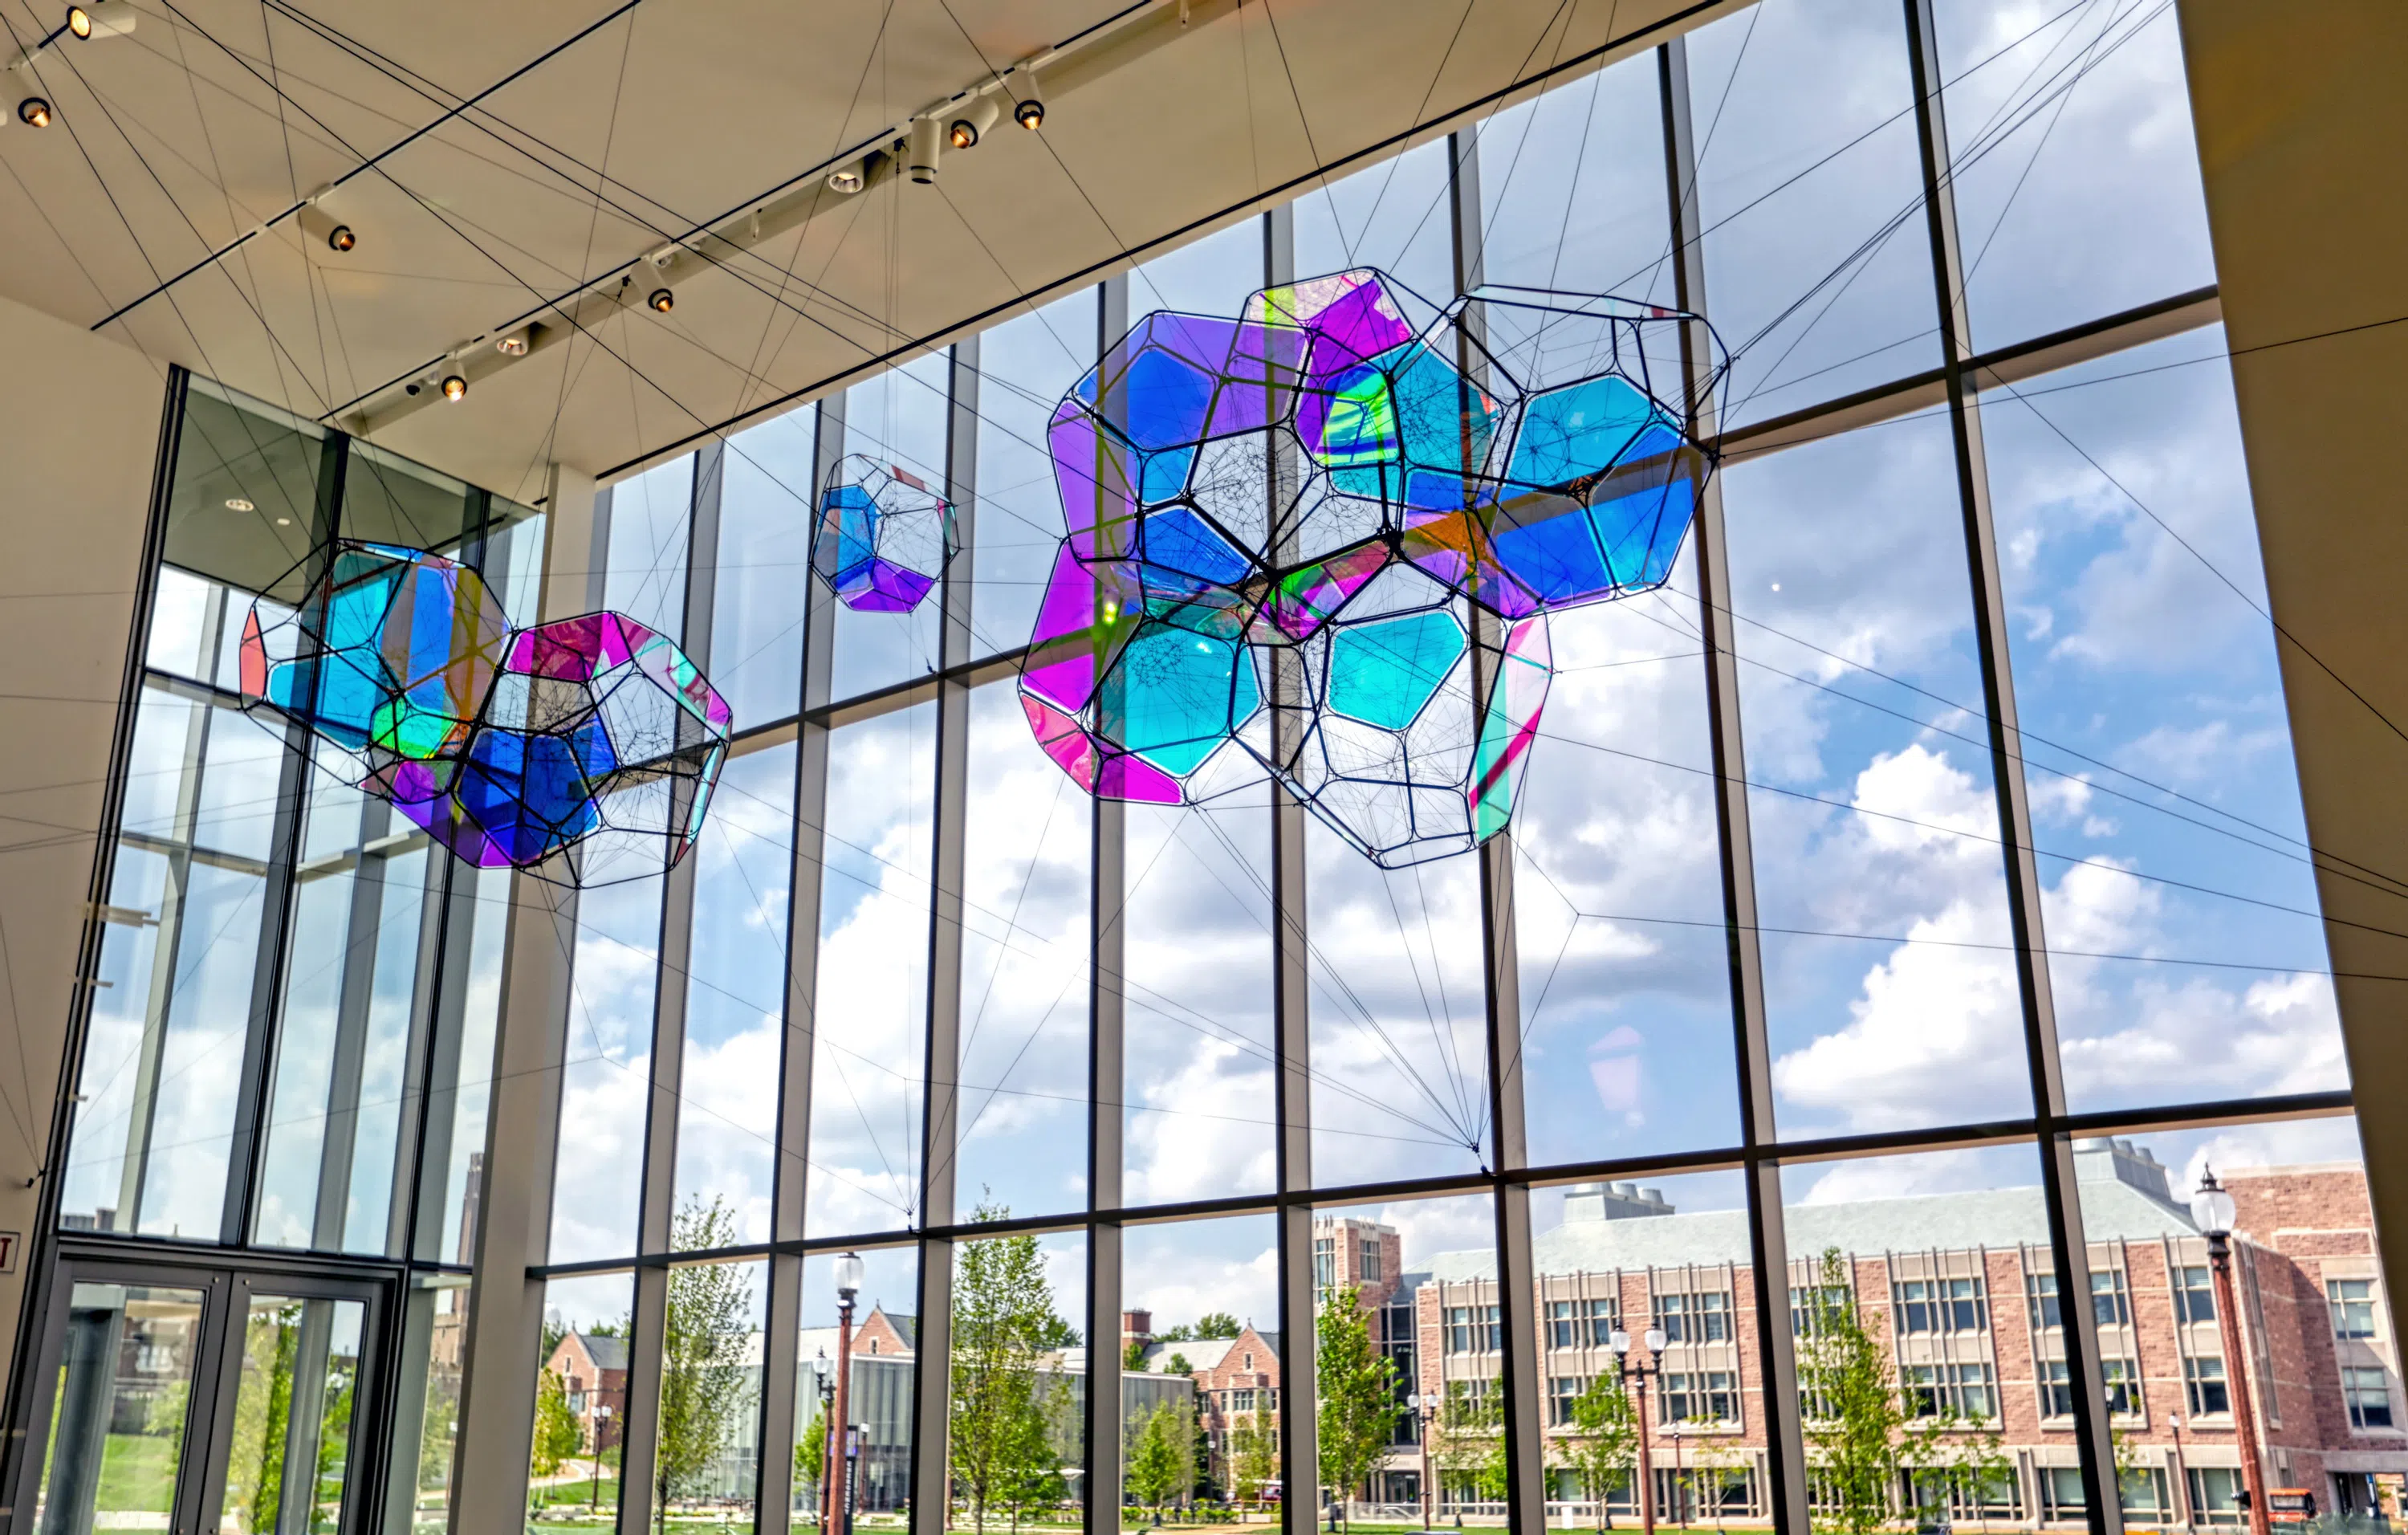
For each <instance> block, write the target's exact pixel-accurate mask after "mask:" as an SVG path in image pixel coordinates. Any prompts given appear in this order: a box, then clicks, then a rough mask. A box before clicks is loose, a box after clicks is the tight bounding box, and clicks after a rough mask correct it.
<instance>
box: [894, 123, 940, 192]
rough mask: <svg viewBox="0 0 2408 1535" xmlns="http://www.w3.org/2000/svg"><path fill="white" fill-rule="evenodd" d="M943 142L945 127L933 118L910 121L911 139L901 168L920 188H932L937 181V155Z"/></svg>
mask: <svg viewBox="0 0 2408 1535" xmlns="http://www.w3.org/2000/svg"><path fill="white" fill-rule="evenodd" d="M944 141H945V126H944V124H943V123H941V122H938V121H937V120H936V119H935V118H933V117H922V118H914V119H912V120H911V138H910V144H909V146H908V149H909V151H910V152H909V154H908V155H907V157H906V158H905V160H904V163H903V168H904V170H905V171H906V172H908V173H909V174H910V178H911V179H912V180H913V181H914V182H916V183H918V184H919V185H921V186H924V187H925V186H932V185H934V184H935V183H936V179H937V155H938V153H939V146H941V145H942V144H943V143H944Z"/></svg>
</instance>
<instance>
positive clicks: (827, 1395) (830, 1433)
mask: <svg viewBox="0 0 2408 1535" xmlns="http://www.w3.org/2000/svg"><path fill="white" fill-rule="evenodd" d="M818 1359H819V1369H818V1373H819V1382H820V1520H819V1524H820V1535H827V1529H828V1522H829V1520H830V1519H831V1518H833V1517H834V1510H835V1508H836V1377H835V1375H834V1374H832V1373H830V1371H829V1370H828V1356H827V1350H825V1349H821V1350H820V1351H819V1354H818Z"/></svg>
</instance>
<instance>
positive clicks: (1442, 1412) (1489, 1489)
mask: <svg viewBox="0 0 2408 1535" xmlns="http://www.w3.org/2000/svg"><path fill="white" fill-rule="evenodd" d="M1480 1384H1482V1385H1484V1386H1487V1385H1490V1384H1493V1383H1488V1382H1483V1383H1480ZM1472 1387H1473V1383H1472V1382H1470V1381H1449V1382H1447V1383H1446V1390H1445V1391H1444V1392H1443V1393H1442V1394H1441V1396H1440V1398H1439V1409H1438V1421H1437V1423H1436V1425H1435V1427H1436V1430H1437V1435H1438V1437H1437V1438H1436V1440H1434V1441H1433V1442H1432V1443H1431V1445H1430V1462H1431V1464H1432V1465H1434V1466H1436V1467H1437V1468H1438V1470H1439V1474H1440V1476H1441V1478H1442V1479H1443V1483H1444V1485H1447V1486H1451V1487H1455V1488H1456V1489H1457V1490H1459V1491H1462V1492H1469V1494H1470V1495H1471V1496H1472V1498H1473V1499H1474V1500H1476V1501H1479V1502H1483V1503H1501V1502H1503V1501H1504V1500H1505V1488H1506V1482H1507V1478H1508V1475H1509V1471H1508V1468H1507V1466H1506V1462H1505V1413H1504V1401H1503V1399H1502V1398H1501V1397H1500V1396H1499V1395H1498V1392H1497V1391H1495V1390H1493V1389H1484V1390H1474V1389H1473V1388H1472ZM1633 1443H1634V1444H1636V1441H1635V1440H1634V1441H1633Z"/></svg>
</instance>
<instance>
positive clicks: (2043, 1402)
mask: <svg viewBox="0 0 2408 1535" xmlns="http://www.w3.org/2000/svg"><path fill="white" fill-rule="evenodd" d="M2040 1415H2041V1416H2042V1417H2044V1418H2063V1417H2071V1416H2072V1415H2073V1385H2072V1383H2071V1382H2069V1381H2068V1380H2067V1379H2066V1378H2065V1361H2064V1360H2062V1359H2042V1361H2041V1364H2040Z"/></svg>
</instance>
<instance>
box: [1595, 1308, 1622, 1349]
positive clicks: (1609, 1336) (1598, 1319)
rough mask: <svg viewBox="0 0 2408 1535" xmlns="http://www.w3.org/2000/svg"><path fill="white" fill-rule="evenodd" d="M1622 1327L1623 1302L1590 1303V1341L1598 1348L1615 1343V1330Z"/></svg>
mask: <svg viewBox="0 0 2408 1535" xmlns="http://www.w3.org/2000/svg"><path fill="white" fill-rule="evenodd" d="M1621 1326H1622V1302H1621V1301H1620V1300H1617V1299H1613V1298H1607V1299H1603V1300H1591V1301H1590V1302H1589V1303H1588V1341H1590V1342H1592V1343H1594V1344H1596V1345H1597V1346H1598V1348H1604V1347H1607V1346H1608V1345H1610V1344H1611V1343H1612V1342H1613V1334H1614V1330H1615V1329H1616V1328H1618V1327H1621Z"/></svg>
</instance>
